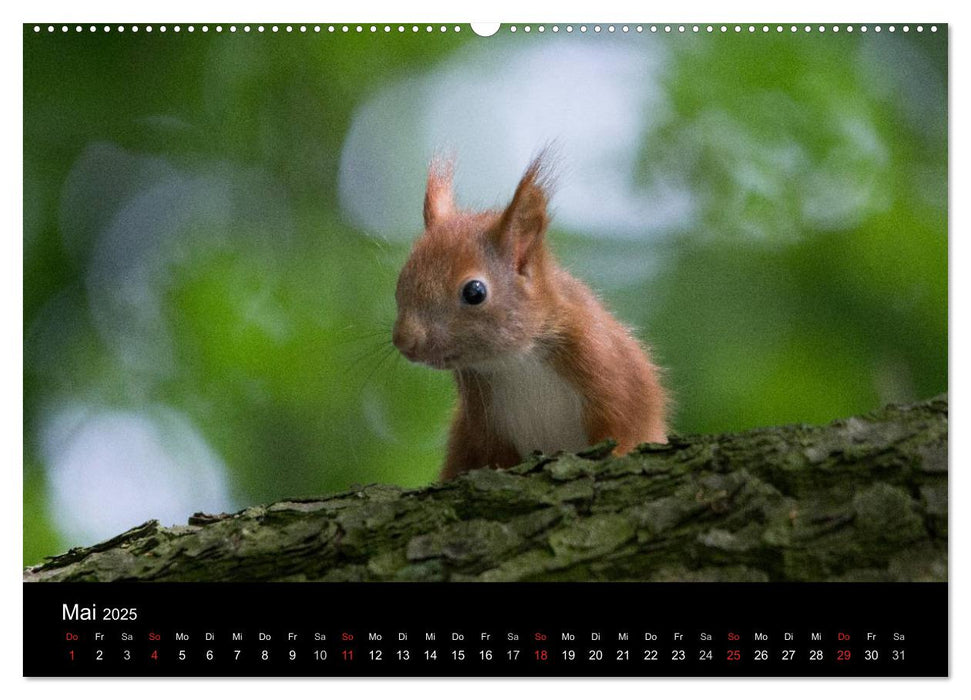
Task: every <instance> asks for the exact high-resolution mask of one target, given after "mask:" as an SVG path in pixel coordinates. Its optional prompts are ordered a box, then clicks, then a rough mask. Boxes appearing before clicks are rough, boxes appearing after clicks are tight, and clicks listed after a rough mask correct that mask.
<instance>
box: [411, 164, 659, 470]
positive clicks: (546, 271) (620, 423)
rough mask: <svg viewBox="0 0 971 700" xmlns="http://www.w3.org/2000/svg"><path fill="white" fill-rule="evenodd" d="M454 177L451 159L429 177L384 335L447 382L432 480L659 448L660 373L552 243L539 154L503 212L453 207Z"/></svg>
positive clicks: (546, 176)
mask: <svg viewBox="0 0 971 700" xmlns="http://www.w3.org/2000/svg"><path fill="white" fill-rule="evenodd" d="M452 173H453V166H452V162H451V161H449V160H443V159H441V158H436V159H434V160H433V161H432V163H431V166H430V167H429V170H428V180H427V186H426V191H425V202H424V223H425V230H424V232H423V233H422V234H421V236H420V237H419V238H417V239H416V241H415V243H414V246H413V248H412V251H411V255H410V256H409V258H408V260H407V262H406V263H405V265H404V267H403V268H402V270H401V273H400V275H399V277H398V284H397V289H396V291H395V299H396V302H397V309H398V313H397V318H396V320H395V323H394V330H393V336H392V341H393V343H394V345H395V347H396V348H397V349H398V350H399V352H401V354H402V355H404V356H405V357H406V358H407V359H408V360H410V361H412V362H417V363H421V364H424V365H428V366H430V367H433V368H436V369H444V370H450V371H451V372H452V374H453V376H454V378H455V383H456V386H457V389H458V404H457V406H456V408H455V412H454V416H453V419H452V424H451V429H450V432H449V439H448V448H447V453H446V458H445V464H444V467H443V468H442V471H441V474H440V479H441V480H442V481H447V480H449V479H452V478H454V477H456V476H458V475H459V474H462V473H464V472H466V471H470V470H472V469H478V468H481V467H490V468H498V469H503V468H507V467H511V466H514V465H516V464H519V463H520V462H522V461H523V460H524V459H525V458H526V457H527V456H529V455H530V454H531V453H532V452H533V451H536V450H539V451H541V452H543V453H546V454H553V453H555V452H558V451H561V450H563V451H569V452H576V451H579V450H582V449H584V448H586V447H588V446H590V445H593V444H596V443H599V442H601V441H603V440H606V439H608V438H611V439H613V440H615V441H616V443H617V444H616V447H615V448H614V452H615V453H618V454H619V453H625V452H629V451H630V450H631V449H633V448H634V447H635V446H636V445H638V444H640V443H642V442H655V443H664V442H667V435H666V429H667V426H666V418H665V413H666V394H665V391H664V389H663V388H662V386H661V382H660V370H659V369H658V367H656V366H655V365H654V364H653V363H652V362H651V360H650V358H649V356H648V353H647V352H646V350H645V349H644V348H642V347H641V345H640V344H639V343H638V341H637V340H636V339H635V338H634V337H633V335H632V334H631V331H630V330H629V329H628V328H626V327H625V326H624V325H622V324H621V323H620V322H618V321H617V320H616V319H615V318H614V317H613V316H612V315H611V314H610V312H608V311H607V310H606V309H605V308H604V307H603V305H602V304H601V303H600V301H599V300H598V299H597V297H596V296H595V295H594V294H593V292H591V291H590V289H589V288H588V287H587V286H586V285H584V284H583V283H582V282H580V281H579V280H577V279H576V278H574V277H573V276H571V275H570V274H569V273H568V272H566V271H565V270H564V269H563V268H561V267H560V266H559V265H557V263H556V261H555V260H554V259H553V255H552V253H551V252H550V250H549V248H548V246H547V244H546V230H547V227H548V225H549V223H550V215H549V213H548V199H549V191H550V182H551V178H550V169H549V166H548V164H547V156H546V153H545V151H544V152H541V153H540V154H539V156H538V157H536V158H535V160H533V161H532V163H531V164H530V165H529V167H528V168H527V169H526V172H525V174H524V175H523V177H522V179H521V180H520V181H519V185H518V186H517V187H516V191H515V194H514V195H513V198H512V201H511V202H510V203H509V204H508V206H506V208H505V209H503V210H501V211H500V210H493V211H484V212H470V211H463V210H460V209H457V208H456V205H455V200H454V196H453V189H452Z"/></svg>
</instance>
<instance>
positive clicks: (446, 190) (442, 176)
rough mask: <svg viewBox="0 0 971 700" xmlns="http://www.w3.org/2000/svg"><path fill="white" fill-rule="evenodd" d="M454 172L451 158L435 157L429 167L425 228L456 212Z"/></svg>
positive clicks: (426, 188)
mask: <svg viewBox="0 0 971 700" xmlns="http://www.w3.org/2000/svg"><path fill="white" fill-rule="evenodd" d="M452 172H453V161H452V159H451V158H446V157H443V156H435V158H433V159H432V162H431V164H430V165H429V166H428V184H427V185H426V187H425V211H424V216H425V228H428V227H429V226H431V225H432V224H433V223H434V222H436V221H441V220H442V219H444V218H446V217H448V216H449V215H451V214H452V213H453V212H454V211H455V196H454V194H453V193H452Z"/></svg>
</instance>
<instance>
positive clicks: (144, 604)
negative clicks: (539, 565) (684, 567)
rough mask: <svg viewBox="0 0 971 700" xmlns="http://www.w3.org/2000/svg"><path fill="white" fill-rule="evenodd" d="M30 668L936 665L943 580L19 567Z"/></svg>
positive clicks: (689, 669)
mask: <svg viewBox="0 0 971 700" xmlns="http://www.w3.org/2000/svg"><path fill="white" fill-rule="evenodd" d="M24 609H25V613H24V675H26V676H320V677H327V676H550V677H555V676H634V677H672V676H725V677H746V676H828V677H852V676H946V675H948V654H947V651H948V648H947V634H948V628H947V615H948V600H947V584H944V583H886V584H874V583H818V584H813V583H750V584H746V583H733V584H706V583H609V584H604V583H596V584H593V583H590V584H584V583H542V584H540V583H536V584H529V583H496V584H481V583H468V584H461V583H451V584H441V583H428V584H415V583H400V584H393V583H367V584H345V583H333V584H327V583H249V584H246V583H232V584H224V583H211V584H204V583H113V584H105V583H98V584H79V583H57V584H40V583H31V584H24Z"/></svg>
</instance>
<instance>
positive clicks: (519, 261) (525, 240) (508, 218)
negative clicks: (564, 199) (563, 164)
mask: <svg viewBox="0 0 971 700" xmlns="http://www.w3.org/2000/svg"><path fill="white" fill-rule="evenodd" d="M544 155H545V151H544V152H543V153H541V154H540V155H539V156H538V157H537V158H536V159H535V160H534V161H533V162H532V163H530V165H529V167H528V168H526V173H525V174H524V175H523V178H522V180H520V181H519V185H518V186H517V187H516V194H514V195H513V198H512V201H511V202H510V203H509V206H508V207H506V210H505V211H504V212H503V213H502V217H501V218H500V219H499V225H498V226H497V228H496V229H495V231H494V232H493V236H492V239H493V243H494V244H495V245H496V247H497V248H498V249H499V250H500V251H501V252H502V253H503V254H504V255H507V256H509V257H511V259H512V261H513V265H514V266H515V268H516V272H518V273H520V274H522V272H523V271H524V270H525V268H526V266H527V265H528V264H529V263H530V261H531V260H533V259H534V258H535V256H536V255H537V254H538V253H539V251H541V250H542V247H543V234H544V233H545V232H546V226H547V225H548V224H549V214H548V213H547V202H548V197H547V189H548V187H549V181H550V174H549V169H548V167H547V166H546V164H545V162H544Z"/></svg>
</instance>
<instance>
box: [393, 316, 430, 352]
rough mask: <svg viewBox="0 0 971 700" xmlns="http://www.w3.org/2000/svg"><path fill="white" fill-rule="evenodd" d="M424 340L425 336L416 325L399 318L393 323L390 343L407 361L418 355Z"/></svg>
mask: <svg viewBox="0 0 971 700" xmlns="http://www.w3.org/2000/svg"><path fill="white" fill-rule="evenodd" d="M424 340H425V334H424V333H423V332H422V330H421V327H420V326H419V325H418V324H416V323H413V322H410V321H406V320H402V319H400V318H399V319H398V320H397V321H396V322H395V324H394V331H393V333H392V336H391V342H392V343H394V346H395V347H396V348H398V350H400V351H401V354H402V355H404V356H405V357H407V358H408V359H409V360H412V359H414V358H415V356H417V355H418V351H419V349H420V348H421V345H422V343H424Z"/></svg>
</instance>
